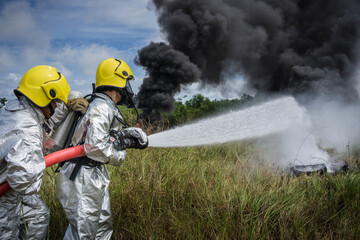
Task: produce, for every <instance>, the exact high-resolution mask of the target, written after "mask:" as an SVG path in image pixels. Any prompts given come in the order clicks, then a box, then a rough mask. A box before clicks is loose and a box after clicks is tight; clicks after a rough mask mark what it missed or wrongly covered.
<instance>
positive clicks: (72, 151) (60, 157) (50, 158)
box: [0, 145, 85, 197]
mask: <svg viewBox="0 0 360 240" xmlns="http://www.w3.org/2000/svg"><path fill="white" fill-rule="evenodd" d="M84 155H85V153H84V148H83V145H80V146H76V147H71V148H66V149H63V150H60V151H57V152H54V153H50V154H49V155H46V156H45V157H44V159H45V165H46V167H50V166H52V165H54V164H56V163H60V162H64V161H66V160H69V159H72V158H76V157H81V156H84ZM9 190H10V185H9V184H8V183H7V182H5V183H3V184H1V185H0V197H1V196H2V195H4V194H5V193H7V192H8V191H9Z"/></svg>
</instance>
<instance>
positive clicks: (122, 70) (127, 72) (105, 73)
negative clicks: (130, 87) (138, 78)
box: [96, 58, 134, 88]
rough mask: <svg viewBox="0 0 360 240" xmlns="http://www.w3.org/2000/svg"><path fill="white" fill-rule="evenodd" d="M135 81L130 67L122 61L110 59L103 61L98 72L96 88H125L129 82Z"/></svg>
mask: <svg viewBox="0 0 360 240" xmlns="http://www.w3.org/2000/svg"><path fill="white" fill-rule="evenodd" d="M132 79H134V74H133V73H132V71H131V69H130V67H129V65H127V63H126V62H124V61H123V60H121V59H115V58H108V59H105V60H104V61H102V62H101V63H100V64H99V66H98V68H97V71H96V88H98V87H100V86H111V87H118V88H124V87H125V85H126V81H127V80H132Z"/></svg>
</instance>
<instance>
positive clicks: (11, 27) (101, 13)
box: [0, 0, 161, 99]
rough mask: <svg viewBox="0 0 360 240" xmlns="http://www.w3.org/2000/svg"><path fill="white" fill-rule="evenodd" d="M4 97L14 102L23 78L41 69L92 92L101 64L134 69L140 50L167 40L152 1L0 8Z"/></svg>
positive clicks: (22, 2)
mask: <svg viewBox="0 0 360 240" xmlns="http://www.w3.org/2000/svg"><path fill="white" fill-rule="evenodd" d="M0 29H1V35H0V84H1V88H0V97H6V98H8V99H9V98H12V91H13V89H14V88H16V86H17V84H18V83H19V81H20V79H21V77H22V75H23V74H24V73H25V72H26V71H27V70H28V69H30V68H31V67H33V66H36V65H42V64H45V65H51V66H54V67H56V68H57V70H58V71H60V72H61V73H63V74H64V76H65V77H66V79H67V80H68V82H69V85H70V87H71V88H72V90H77V91H81V92H83V94H86V93H89V92H90V91H91V90H90V89H91V83H93V82H95V72H96V68H97V66H98V64H99V63H100V62H101V61H102V60H104V59H106V58H109V57H116V58H122V59H123V60H125V61H126V62H127V63H128V64H129V65H130V67H131V68H132V70H133V71H134V74H135V77H136V80H135V81H134V82H133V85H134V89H137V88H138V87H139V86H140V84H141V82H142V78H143V77H144V74H145V73H144V72H143V71H142V69H141V68H139V67H137V66H135V65H134V62H133V60H134V58H135V56H136V54H137V51H138V50H139V49H141V48H142V47H144V46H146V45H147V44H148V43H149V42H150V41H159V40H161V38H160V34H159V31H158V26H157V23H156V16H155V13H154V11H151V10H149V6H148V0H130V1H125V0H102V1H98V0H86V1H85V0H84V1H74V0H61V1H59V0H37V1H30V0H15V1H14V0H13V1H4V0H2V1H1V3H0Z"/></svg>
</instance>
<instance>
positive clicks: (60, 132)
mask: <svg viewBox="0 0 360 240" xmlns="http://www.w3.org/2000/svg"><path fill="white" fill-rule="evenodd" d="M82 97H83V95H82V93H81V92H77V91H71V92H70V94H69V97H68V99H69V100H70V99H75V98H82ZM79 117H80V113H79V112H70V113H69V114H68V115H67V117H66V118H65V120H64V121H63V122H62V123H61V124H60V125H59V126H58V127H57V128H56V129H55V132H54V134H53V135H52V136H51V138H52V139H53V140H54V141H55V142H56V143H55V146H54V147H53V148H52V149H51V150H50V152H56V151H59V150H61V149H64V148H67V147H68V146H69V144H70V141H71V137H72V136H71V135H72V134H73V132H74V130H75V127H76V124H77V120H78V119H79Z"/></svg>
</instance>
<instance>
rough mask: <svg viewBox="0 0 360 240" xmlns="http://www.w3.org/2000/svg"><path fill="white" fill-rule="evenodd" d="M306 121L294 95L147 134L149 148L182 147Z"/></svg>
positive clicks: (260, 133)
mask: <svg viewBox="0 0 360 240" xmlns="http://www.w3.org/2000/svg"><path fill="white" fill-rule="evenodd" d="M306 121H308V120H307V117H306V111H305V109H304V108H303V107H300V106H299V105H298V103H297V102H296V100H295V99H294V98H293V97H284V98H280V99H276V100H273V101H270V102H267V103H264V104H262V105H259V106H253V107H250V108H247V109H243V110H238V111H232V112H230V113H227V114H223V115H220V116H217V117H213V118H209V119H205V120H201V121H199V122H196V123H192V124H189V125H185V126H182V127H177V128H174V129H171V130H167V131H163V132H160V133H156V134H153V135H150V136H149V142H150V144H149V146H151V147H185V146H197V145H209V144H220V143H226V142H233V141H239V140H244V139H251V138H258V137H262V136H266V135H269V134H273V133H277V132H281V131H284V130H286V129H288V128H290V127H291V126H293V125H294V124H303V123H304V122H306Z"/></svg>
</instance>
